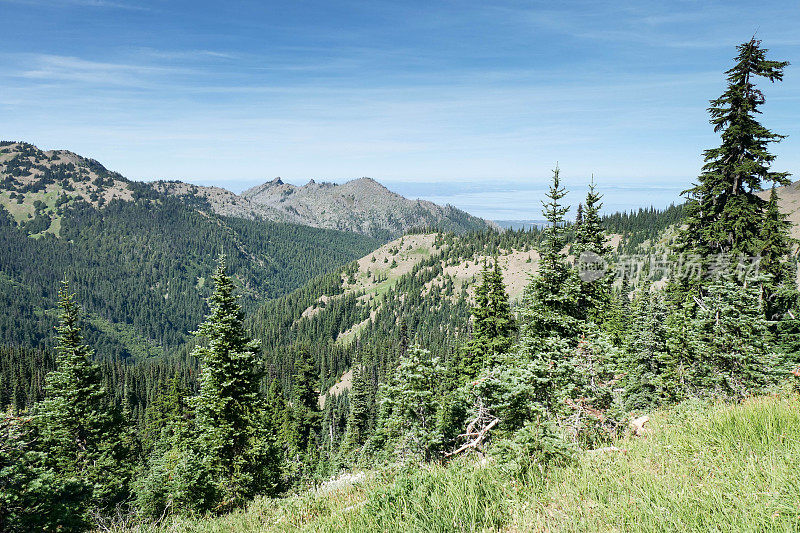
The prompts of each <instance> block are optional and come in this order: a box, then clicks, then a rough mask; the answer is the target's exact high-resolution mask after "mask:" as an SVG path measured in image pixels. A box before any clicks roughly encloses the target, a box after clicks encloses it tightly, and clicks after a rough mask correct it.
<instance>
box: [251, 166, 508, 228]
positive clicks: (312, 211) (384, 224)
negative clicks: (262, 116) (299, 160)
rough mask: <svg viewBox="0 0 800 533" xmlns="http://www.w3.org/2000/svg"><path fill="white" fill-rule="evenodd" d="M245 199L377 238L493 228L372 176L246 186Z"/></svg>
mask: <svg viewBox="0 0 800 533" xmlns="http://www.w3.org/2000/svg"><path fill="white" fill-rule="evenodd" d="M241 196H242V198H245V199H247V200H249V201H250V202H251V203H252V204H255V205H258V206H263V207H267V208H270V209H271V210H275V211H282V212H284V213H285V216H286V220H287V221H294V220H292V219H296V220H297V221H299V222H300V223H302V224H307V225H309V226H316V227H321V228H332V229H340V230H347V231H354V232H357V233H363V234H367V235H372V236H375V237H379V238H390V237H395V236H398V235H400V234H402V233H404V232H405V231H407V230H409V229H411V228H419V227H437V228H441V229H445V230H449V231H457V232H458V231H469V230H475V229H485V228H487V227H489V226H492V227H494V224H493V223H490V222H487V221H485V220H482V219H479V218H477V217H473V216H471V215H469V214H467V213H465V212H464V211H461V210H459V209H456V208H454V207H452V206H444V207H442V206H439V205H436V204H434V203H432V202H428V201H425V200H409V199H408V198H404V197H403V196H400V195H399V194H396V193H393V192H392V191H390V190H389V189H387V188H386V187H384V186H383V185H381V184H380V183H378V182H377V181H375V180H373V179H371V178H361V179H356V180H352V181H349V182H347V183H344V184H342V185H336V184H333V183H325V182H323V183H317V182H315V181H314V180H311V181H309V182H308V184H306V185H304V186H302V187H296V186H294V185H290V184H287V183H284V182H283V181H282V180H281V179H280V178H275V179H274V180H272V181H269V182H267V183H264V184H263V185H259V186H257V187H253V188H252V189H248V190H247V191H245V192H243V193H242V194H241Z"/></svg>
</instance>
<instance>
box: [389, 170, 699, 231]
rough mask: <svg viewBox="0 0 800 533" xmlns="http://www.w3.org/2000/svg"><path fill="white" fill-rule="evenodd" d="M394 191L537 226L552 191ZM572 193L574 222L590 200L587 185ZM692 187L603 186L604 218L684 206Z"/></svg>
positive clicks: (513, 187)
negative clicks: (685, 193)
mask: <svg viewBox="0 0 800 533" xmlns="http://www.w3.org/2000/svg"><path fill="white" fill-rule="evenodd" d="M384 185H386V186H387V187H388V188H389V189H391V190H392V191H394V192H396V193H398V194H402V195H403V196H406V197H408V198H421V199H423V200H430V201H431V202H435V203H437V204H451V205H454V206H455V207H458V208H459V209H463V210H464V211H467V212H469V213H471V214H473V215H476V216H479V217H483V218H487V219H490V220H500V221H529V222H536V221H539V220H541V219H542V218H543V216H542V200H544V199H545V194H546V192H547V189H548V187H549V183H547V182H539V183H536V182H530V183H529V182H500V181H484V182H439V183H421V182H415V183H409V182H384ZM564 185H565V187H566V188H567V190H568V191H569V193H568V194H567V196H566V198H565V199H564V202H565V203H566V204H567V205H570V206H571V209H570V211H569V213H568V214H567V218H574V216H575V210H576V209H577V206H578V202H582V201H583V199H584V198H585V196H586V190H587V184H586V183H584V182H581V183H565V184H564ZM688 187H690V183H689V181H688V180H687V182H685V183H683V182H677V180H676V182H675V183H653V184H646V185H638V184H637V185H635V186H627V185H603V184H602V183H600V182H598V185H597V189H598V191H599V192H601V193H602V194H603V200H602V201H603V209H602V213H603V214H608V213H614V212H617V211H631V210H634V211H635V210H638V209H639V208H640V207H645V208H646V207H651V206H653V207H656V208H659V209H662V208H665V207H668V206H669V205H670V204H672V203H681V202H682V201H683V199H682V198H681V197H680V193H681V191H683V190H685V189H687V188H688Z"/></svg>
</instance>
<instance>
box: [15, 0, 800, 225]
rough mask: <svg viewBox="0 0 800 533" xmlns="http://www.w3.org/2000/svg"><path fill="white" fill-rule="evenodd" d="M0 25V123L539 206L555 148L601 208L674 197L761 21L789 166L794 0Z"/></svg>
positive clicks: (37, 136)
mask: <svg viewBox="0 0 800 533" xmlns="http://www.w3.org/2000/svg"><path fill="white" fill-rule="evenodd" d="M0 21H2V28H3V30H2V32H0V138H2V139H19V140H25V141H29V142H32V143H35V144H37V145H39V146H41V147H43V148H47V149H50V148H65V149H69V150H73V151H75V152H78V153H80V154H83V155H87V156H90V157H93V158H96V159H98V160H99V161H101V162H102V163H104V164H105V165H106V166H108V167H109V168H112V169H114V170H118V171H120V172H122V173H123V174H124V175H126V176H128V177H130V178H133V179H153V178H171V179H182V180H186V181H192V182H195V183H202V184H216V185H221V186H224V187H227V188H230V189H232V190H235V191H240V190H242V189H244V188H246V187H249V186H252V185H255V184H258V183H261V182H263V181H265V180H266V179H271V178H273V177H275V176H281V177H283V178H284V179H285V180H286V181H289V182H292V183H297V184H302V183H305V182H306V181H307V180H308V179H310V178H314V179H317V180H320V179H322V180H328V181H345V180H347V179H351V178H356V177H361V176H370V177H373V178H375V179H377V180H379V181H382V182H384V183H386V184H387V185H389V186H390V187H392V188H394V189H396V190H398V191H399V192H401V193H405V194H410V195H419V196H423V197H428V198H432V199H434V200H437V201H441V202H450V203H453V204H455V205H457V206H459V207H464V208H466V209H468V210H470V211H471V212H473V213H475V214H478V215H481V216H487V217H492V218H538V217H539V203H538V198H539V197H540V196H541V191H542V190H543V188H544V186H545V185H546V182H547V180H548V178H549V176H550V169H551V168H552V167H553V166H554V165H555V163H556V161H557V162H558V163H559V165H560V166H561V168H562V172H563V173H562V175H563V176H564V178H565V180H566V183H567V185H568V186H569V187H571V188H572V189H573V190H574V191H575V195H578V194H580V193H581V192H582V191H583V190H584V188H585V183H586V182H587V181H588V178H589V176H590V174H591V173H594V175H595V177H596V180H597V181H598V183H599V184H600V186H601V188H602V187H606V191H607V194H606V200H607V207H609V208H613V209H624V208H626V207H628V206H629V207H636V206H639V205H650V204H655V205H666V204H668V203H669V202H670V201H672V200H674V199H675V198H676V196H677V193H678V192H679V191H680V190H682V189H684V188H686V187H687V186H688V185H689V184H690V183H691V181H692V179H693V178H694V177H695V176H696V175H697V174H698V171H699V168H700V165H701V152H702V150H703V149H705V148H708V147H711V146H713V145H715V144H716V142H717V137H716V136H715V134H714V133H713V131H712V130H711V127H710V126H709V125H708V122H707V114H706V111H705V109H706V107H707V104H708V100H709V99H710V98H713V97H716V96H717V95H719V94H720V93H721V92H722V90H723V88H724V75H723V70H724V69H726V68H728V67H729V66H730V63H731V61H730V60H731V58H732V56H733V55H734V53H735V50H734V46H735V45H736V44H737V43H739V42H741V41H744V40H746V39H748V38H749V37H750V36H751V35H753V33H754V32H757V35H758V37H759V38H760V39H762V40H763V42H764V46H766V47H768V48H770V50H771V55H772V56H773V57H775V58H777V59H787V60H790V61H793V62H794V63H796V64H797V66H796V67H789V69H788V70H787V74H786V78H785V81H784V82H783V83H780V84H776V85H774V86H769V87H764V89H765V93H766V96H767V105H766V106H765V108H764V115H763V121H764V123H765V124H766V125H767V126H768V127H770V128H772V129H774V130H775V131H777V132H780V133H783V134H788V135H789V138H787V139H786V140H785V141H784V142H783V143H782V144H781V145H778V146H776V147H775V149H774V151H775V152H776V153H777V154H778V156H779V159H778V164H777V167H776V168H777V169H778V170H788V171H790V172H793V173H795V174H798V175H800V144H798V143H800V135H798V134H800V131H798V130H800V81H799V80H800V70H798V69H800V33H798V30H797V28H798V25H799V23H800V3H798V2H796V1H792V2H769V1H767V2H750V1H748V2H740V1H699V0H693V1H674V2H667V1H657V2H647V1H636V2H625V1H610V2H605V1H602V0H601V1H585V2H552V1H551V2H514V1H509V2H490V1H483V2H467V1H451V2H436V1H427V2H415V1H405V2H398V1H393V2H387V1H382V0H371V1H365V2H354V1H339V2H316V1H315V2H311V1H302V0H299V1H286V2H269V1H249V2H242V1H227V2H200V1H192V2H183V1H180V2H178V1H176V2H168V1H158V2H156V1H138V2H134V1H129V0H119V1H112V0H109V1H106V0H0ZM442 183H446V186H442ZM437 184H438V185H437Z"/></svg>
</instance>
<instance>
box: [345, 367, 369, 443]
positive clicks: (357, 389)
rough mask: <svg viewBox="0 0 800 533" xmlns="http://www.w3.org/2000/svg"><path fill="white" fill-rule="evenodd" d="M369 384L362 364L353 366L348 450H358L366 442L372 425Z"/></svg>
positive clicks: (348, 419)
mask: <svg viewBox="0 0 800 533" xmlns="http://www.w3.org/2000/svg"><path fill="white" fill-rule="evenodd" d="M369 396H370V391H369V384H368V383H367V379H366V376H364V368H363V366H362V365H361V364H360V363H356V364H354V365H353V386H352V387H351V389H350V395H349V398H350V412H349V413H348V416H347V438H346V446H347V447H348V448H352V449H355V448H358V447H360V446H361V445H362V444H364V441H365V440H366V437H367V433H368V431H369V423H370V405H369Z"/></svg>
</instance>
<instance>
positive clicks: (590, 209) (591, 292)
mask: <svg viewBox="0 0 800 533" xmlns="http://www.w3.org/2000/svg"><path fill="white" fill-rule="evenodd" d="M602 198H603V195H602V194H600V193H598V192H597V190H596V188H595V184H594V176H592V181H591V182H590V183H589V191H588V192H587V193H586V204H585V205H586V208H585V210H584V211H583V213H582V215H581V223H580V224H576V229H575V245H574V246H573V254H574V256H575V258H576V261H577V262H578V264H579V268H580V269H581V270H582V272H581V306H583V307H584V308H585V309H586V314H587V316H588V318H590V319H591V320H595V321H600V320H601V317H602V316H603V315H604V314H605V313H606V312H607V311H608V307H609V304H610V301H611V275H610V272H609V271H608V270H607V268H606V264H605V259H606V257H607V256H608V253H609V251H610V249H609V247H608V245H607V244H606V233H605V230H604V229H603V225H602V220H601V218H600V209H601V208H602V207H603V204H602V202H601V200H602Z"/></svg>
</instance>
